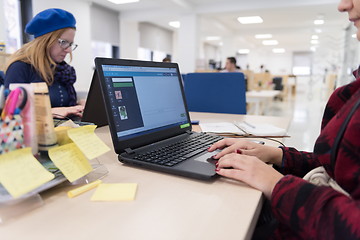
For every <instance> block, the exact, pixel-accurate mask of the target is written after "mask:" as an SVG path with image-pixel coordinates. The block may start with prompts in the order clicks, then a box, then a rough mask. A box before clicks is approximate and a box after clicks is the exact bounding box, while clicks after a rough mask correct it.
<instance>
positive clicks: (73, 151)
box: [49, 143, 93, 182]
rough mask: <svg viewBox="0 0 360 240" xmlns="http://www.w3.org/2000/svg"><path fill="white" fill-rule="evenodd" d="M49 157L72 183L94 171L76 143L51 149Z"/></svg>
mask: <svg viewBox="0 0 360 240" xmlns="http://www.w3.org/2000/svg"><path fill="white" fill-rule="evenodd" d="M49 157H50V159H51V161H53V162H54V164H55V166H56V167H58V168H59V169H60V171H61V172H62V173H63V174H64V176H65V177H66V178H67V179H68V180H69V181H70V182H73V181H75V180H77V179H79V178H81V177H83V176H85V175H86V174H88V173H89V172H91V171H92V170H93V168H92V166H91V165H90V163H89V161H88V160H87V159H86V157H85V156H84V154H83V153H82V152H81V151H80V149H79V148H78V147H77V146H76V145H75V143H69V144H66V145H63V146H60V147H54V148H50V149H49Z"/></svg>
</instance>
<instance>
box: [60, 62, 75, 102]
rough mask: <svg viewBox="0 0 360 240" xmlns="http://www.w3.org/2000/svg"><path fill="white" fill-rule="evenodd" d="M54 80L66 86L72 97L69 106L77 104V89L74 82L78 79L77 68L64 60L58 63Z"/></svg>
mask: <svg viewBox="0 0 360 240" xmlns="http://www.w3.org/2000/svg"><path fill="white" fill-rule="evenodd" d="M54 81H56V82H59V83H61V84H62V85H64V86H65V88H66V90H67V92H68V94H69V98H70V99H69V106H75V105H76V104H77V97H76V91H75V88H74V83H75V81H76V73H75V69H74V68H73V67H72V66H70V65H69V64H67V63H66V62H65V61H62V62H61V63H59V64H57V65H56V68H55V74H54Z"/></svg>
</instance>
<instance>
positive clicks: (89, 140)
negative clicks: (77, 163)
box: [68, 125, 110, 160]
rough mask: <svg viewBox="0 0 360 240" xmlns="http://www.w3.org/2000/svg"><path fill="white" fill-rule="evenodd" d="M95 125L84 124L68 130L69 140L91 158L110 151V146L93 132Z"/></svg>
mask: <svg viewBox="0 0 360 240" xmlns="http://www.w3.org/2000/svg"><path fill="white" fill-rule="evenodd" d="M95 128H96V125H86V126H82V127H78V128H72V129H69V130H68V135H69V137H70V139H71V140H73V141H74V143H75V144H76V145H77V146H78V147H79V149H80V150H81V151H82V152H83V153H84V154H85V156H86V157H87V158H88V159H89V160H91V159H94V158H97V157H99V156H100V155H102V154H104V153H106V152H108V151H110V148H109V147H108V146H107V145H106V144H105V143H104V142H103V141H101V139H100V138H99V137H98V136H96V134H95V132H94V131H95Z"/></svg>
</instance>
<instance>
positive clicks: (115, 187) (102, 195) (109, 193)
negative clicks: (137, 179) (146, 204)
mask: <svg viewBox="0 0 360 240" xmlns="http://www.w3.org/2000/svg"><path fill="white" fill-rule="evenodd" d="M136 189H137V183H112V184H109V183H106V184H105V183H102V184H100V185H99V186H98V187H97V189H96V191H95V193H94V194H93V195H92V197H91V201H132V200H134V199H135V194H136Z"/></svg>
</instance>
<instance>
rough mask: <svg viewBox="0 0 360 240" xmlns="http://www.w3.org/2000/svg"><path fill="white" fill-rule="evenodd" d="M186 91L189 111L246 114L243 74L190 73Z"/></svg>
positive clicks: (185, 83) (185, 86)
mask: <svg viewBox="0 0 360 240" xmlns="http://www.w3.org/2000/svg"><path fill="white" fill-rule="evenodd" d="M184 89H185V97H186V102H187V105H188V108H189V111H193V112H213V113H233V114H246V97H245V78H244V74H243V73H240V72H236V73H189V74H186V77H185V78H184Z"/></svg>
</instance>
